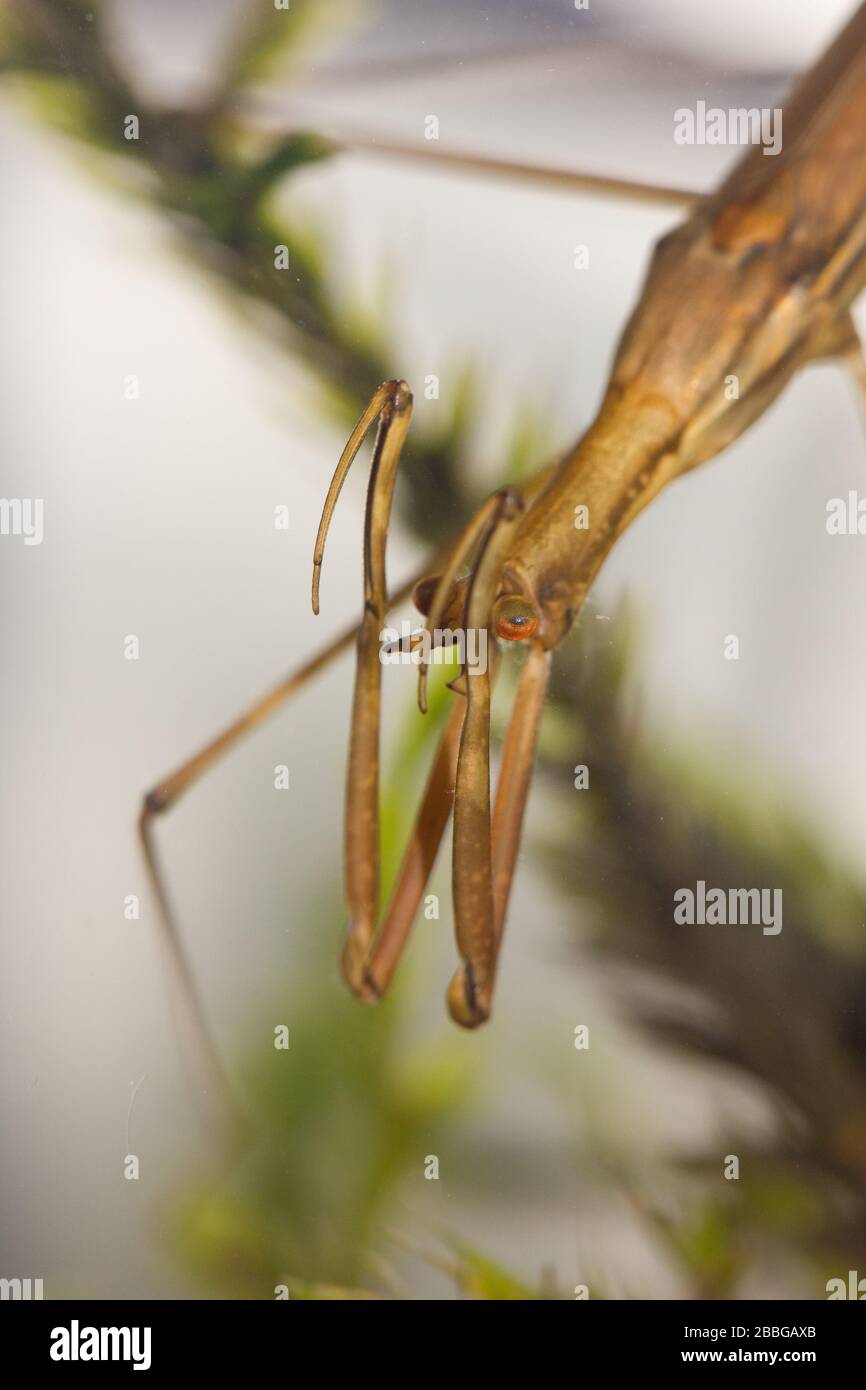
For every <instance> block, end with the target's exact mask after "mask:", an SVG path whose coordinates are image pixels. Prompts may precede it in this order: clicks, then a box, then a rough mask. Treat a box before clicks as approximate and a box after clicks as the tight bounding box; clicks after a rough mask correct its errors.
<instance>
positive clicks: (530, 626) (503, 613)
mask: <svg viewBox="0 0 866 1390" xmlns="http://www.w3.org/2000/svg"><path fill="white" fill-rule="evenodd" d="M493 626H494V627H495V629H496V636H497V637H502V638H503V639H504V640H505V641H506V642H522V641H523V639H524V638H525V637H531V636H532V634H533V632H534V631H535V629H536V628H537V627H538V614H537V612H536V611H535V609H534V608H533V606H532V604H531V603H529V602H528V601H527V600H526V599H525V598H520V597H519V596H517V595H515V596H513V597H509V598H500V599H497V600H496V606H495V607H494V609H493Z"/></svg>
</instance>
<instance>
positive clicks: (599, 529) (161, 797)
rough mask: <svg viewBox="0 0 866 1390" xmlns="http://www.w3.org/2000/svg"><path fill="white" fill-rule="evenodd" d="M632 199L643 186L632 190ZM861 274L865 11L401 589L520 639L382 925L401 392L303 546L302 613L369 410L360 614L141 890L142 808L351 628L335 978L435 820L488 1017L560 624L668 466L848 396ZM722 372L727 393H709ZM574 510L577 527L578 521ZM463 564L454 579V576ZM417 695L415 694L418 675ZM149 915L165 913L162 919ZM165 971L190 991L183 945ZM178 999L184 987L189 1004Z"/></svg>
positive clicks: (399, 919) (381, 965) (454, 761)
mask: <svg viewBox="0 0 866 1390" xmlns="http://www.w3.org/2000/svg"><path fill="white" fill-rule="evenodd" d="M641 191H642V192H643V193H645V191H646V190H641ZM864 283H866V6H864V7H863V8H861V9H860V10H859V11H858V12H857V14H856V15H855V16H854V17H853V18H852V20H851V21H850V23H849V24H848V26H847V27H846V28H845V30H844V31H843V32H842V33H841V34H840V36H839V37H838V39H837V40H836V42H835V43H834V44H833V45H832V47H831V48H830V49H829V50H828V52H827V53H826V54H825V56H824V57H823V58H822V59H821V61H820V62H819V63H818V64H817V66H816V67H815V68H814V69H813V70H812V71H811V72H810V73H809V74H808V75H807V76H806V77H805V78H804V79H803V80H802V81H801V82H800V83H799V85H798V86H797V87H796V88H795V90H794V92H793V94H792V96H791V98H790V100H789V101H788V103H787V104H786V105H785V108H784V143H783V148H782V150H781V152H780V153H779V154H778V155H776V156H775V157H773V158H767V157H765V156H764V154H763V151H762V149H761V148H760V147H756V148H753V149H752V150H750V151H749V152H748V153H747V154H746V156H745V157H744V158H743V159H742V160H741V161H740V162H739V164H738V165H737V167H736V168H735V170H734V171H733V173H732V174H731V175H730V177H729V178H728V179H727V180H726V181H725V182H724V184H723V185H722V187H721V188H720V189H719V190H718V192H717V193H716V194H714V195H713V196H711V197H709V198H702V199H696V200H694V208H693V210H692V212H691V214H690V215H689V216H688V218H687V219H686V220H685V221H684V222H683V223H682V224H681V225H680V226H678V227H677V228H676V229H675V230H674V231H673V232H672V233H670V234H669V235H667V236H666V237H664V238H663V240H662V241H661V242H660V243H659V244H658V246H657V247H656V250H655V253H654V255H653V257H652V260H651V263H650V267H649V271H648V274H647V278H646V282H645V285H644V288H643V292H642V295H641V297H640V300H639V302H638V305H637V307H636V309H635V311H634V313H633V315H632V318H631V321H630V323H629V324H628V326H627V328H626V330H625V333H624V335H623V337H622V340H621V342H620V345H619V348H618V351H617V353H616V356H615V359H614V363H613V367H612V370H611V374H610V379H609V384H608V387H607V390H606V393H605V396H604V399H603V401H602V404H601V407H600V409H599V412H598V415H597V417H596V419H595V421H594V422H593V424H592V425H591V426H590V428H589V429H588V430H587V432H586V433H585V434H584V436H583V437H582V438H581V439H580V440H579V442H578V443H577V444H576V445H575V447H574V448H573V449H572V450H571V451H570V452H568V453H567V454H566V455H565V456H564V457H563V458H562V460H561V461H560V462H558V463H557V464H556V465H555V466H553V467H552V468H547V469H545V470H544V471H543V472H541V473H540V474H539V475H537V477H536V478H535V479H534V480H532V482H531V483H530V484H528V485H527V486H525V487H523V488H521V489H505V490H503V491H500V492H498V493H496V494H494V495H493V497H491V498H490V499H489V500H488V501H487V503H485V505H484V506H483V507H482V509H481V510H480V511H479V513H478V514H477V515H476V517H475V518H474V519H473V520H472V521H471V522H470V524H469V526H468V527H467V528H466V531H465V532H464V534H463V536H462V537H461V538H460V540H459V541H458V542H457V544H456V545H455V546H454V547H453V548H452V549H451V550H450V552H447V553H446V554H444V555H443V556H440V557H438V560H437V563H436V564H435V565H434V566H433V568H432V569H431V571H430V573H432V575H433V576H434V580H433V581H429V580H428V581H427V582H426V583H424V584H422V585H420V586H419V587H418V588H417V589H416V596H417V598H418V601H419V604H420V606H421V608H422V611H425V612H426V624H427V627H428V628H429V629H430V630H431V631H432V630H434V629H436V628H437V627H438V626H439V624H440V622H442V621H446V623H447V625H448V626H449V627H462V628H464V629H473V630H474V629H478V630H484V631H485V632H492V633H494V634H495V635H496V636H497V637H498V638H501V639H504V640H509V641H517V642H522V643H524V644H525V646H526V648H527V652H526V660H525V662H524V665H523V669H522V672H521V676H520V681H519V685H518V690H517V695H516V699H515V703H514V709H513V712H512V715H511V719H510V723H509V727H508V731H507V734H506V737H505V741H504V746H503V750H502V763H501V771H500V776H499V782H498V786H497V790H496V796H495V800H494V801H493V804H492V806H491V794H490V690H491V672H490V670H489V669H487V670H485V671H471V670H466V669H464V671H463V674H462V675H461V677H460V678H459V679H458V680H457V681H456V682H455V683H454V686H455V696H454V704H453V710H452V713H451V715H450V718H449V720H448V724H447V727H446V729H445V732H444V734H443V736H442V738H441V741H440V745H439V748H438V751H437V753H436V755H435V758H434V762H433V766H432V770H431V772H430V776H429V780H428V783H427V787H426V790H425V792H424V795H423V799H422V803H421V807H420V810H419V813H418V818H417V821H416V823H415V826H414V828H413V830H412V832H411V835H410V839H409V844H408V848H407V850H406V854H405V858H404V861H403V865H402V868H401V871H400V874H399V876H398V879H397V883H396V887H395V889H394V892H393V894H392V897H391V901H390V904H389V906H388V908H387V910H386V912H385V915H384V918H383V921H382V923H381V925H380V926H379V927H378V930H377V925H376V918H377V912H378V895H379V852H378V839H379V832H378V760H379V705H380V681H381V662H380V644H381V632H382V629H383V627H384V624H385V619H386V615H387V611H388V608H389V606H391V604H393V602H395V601H396V600H397V599H400V598H402V597H404V596H405V594H406V593H407V592H409V588H410V587H411V586H407V587H406V588H404V589H403V590H402V591H400V593H399V594H396V595H394V596H393V598H392V599H391V600H389V599H388V597H387V595H386V587H385V541H386V536H387V530H388V521H389V515H390V508H391V498H392V492H393V487H394V481H395V475H396V470H397V466H398V462H399V457H400V450H401V447H402V444H403V441H404V439H405V436H406V431H407V429H408V426H409V419H410V415H411V408H412V397H411V392H410V390H409V388H408V386H407V385H406V383H405V382H399V381H394V382H388V383H386V384H385V385H384V386H382V387H380V388H379V390H378V392H377V393H376V395H375V396H374V398H373V400H372V402H371V403H370V406H369V407H368V409H367V410H366V412H365V413H364V415H363V416H362V418H361V420H360V421H359V423H358V426H357V427H356V429H355V431H354V432H353V434H352V437H351V439H350V440H349V443H348V445H347V447H346V450H345V452H344V454H343V457H342V459H341V461H340V464H339V465H338V468H337V472H336V474H335V476H334V479H333V482H332V484H331V488H330V491H329V494H328V498H327V501H326V504H325V511H324V515H323V518H322V524H321V526H320V529H319V536H318V538H317V542H316V549H315V556H314V581H313V603H314V608H315V609H317V608H318V584H319V574H320V569H321V563H322V554H323V548H324V542H325V535H326V532H327V526H328V522H329V520H330V516H331V513H332V510H333V507H334V504H335V502H336V498H337V495H338V493H339V490H340V488H341V486H342V483H343V481H344V479H345V477H346V474H347V472H348V469H349V466H350V464H351V462H352V459H353V458H354V456H355V454H356V452H357V450H358V448H359V446H360V444H361V442H362V440H363V438H364V436H365V434H366V433H367V431H368V429H369V428H370V427H371V426H372V425H373V423H374V422H375V421H376V420H377V419H378V432H377V438H376V443H375V447H374V450H373V462H372V471H371V477H370V484H369V490H368V498H367V510H366V524H365V537H364V616H363V619H362V623H361V626H360V628H359V629H357V631H356V634H346V635H345V636H344V637H343V638H341V639H340V640H339V641H338V642H336V643H334V644H332V646H331V647H330V648H329V649H328V650H327V651H325V652H323V653H322V654H321V655H320V656H318V657H317V658H315V659H314V660H313V661H312V662H310V663H309V664H308V665H307V666H306V667H305V668H304V669H303V670H302V671H300V672H298V673H297V674H296V675H295V676H293V677H291V678H290V679H289V680H287V681H286V682H284V683H283V684H282V685H280V686H278V687H277V688H276V689H275V690H274V691H273V692H271V694H270V695H268V696H267V697H266V698H265V699H264V700H263V701H261V702H259V703H258V704H257V705H256V706H254V708H253V709H252V710H251V711H250V712H249V713H248V714H246V715H244V716H243V717H242V718H241V719H240V720H238V721H237V723H236V724H234V725H233V726H232V727H231V728H230V729H229V730H227V731H226V732H225V733H224V734H223V735H222V736H221V737H220V738H219V739H217V740H216V741H215V742H214V743H212V744H211V745H209V746H208V747H207V748H206V749H204V750H203V751H202V752H201V753H199V754H198V755H197V756H196V757H195V758H194V759H192V760H191V761H190V762H189V763H187V764H186V765H185V766H184V767H183V768H181V769H180V770H179V771H178V772H177V773H175V774H174V776H172V777H169V778H168V779H167V780H165V781H164V782H162V783H160V784H159V785H158V786H157V787H156V788H155V790H154V791H152V792H151V793H150V794H149V796H148V797H147V798H146V802H145V808H144V811H143V813H142V819H141V826H142V834H143V838H144V843H145V847H146V851H147V855H148V860H149V863H150V865H151V868H152V870H153V874H154V880H155V883H156V887H157V891H158V894H159V897H160V900H161V902H162V904H163V908H165V898H164V894H163V891H162V888H161V885H160V882H159V876H158V873H157V871H156V866H155V859H154V851H153V844H152V836H151V820H152V817H153V816H154V814H155V813H157V812H160V811H164V810H165V809H166V808H167V807H168V806H170V805H171V804H172V803H173V802H174V801H175V800H176V799H177V798H178V796H179V795H180V794H181V793H182V792H183V791H184V790H185V789H186V787H187V786H189V784H190V783H191V782H192V781H193V780H195V778H197V777H198V776H199V775H200V774H201V773H202V772H203V771H204V770H205V769H206V768H207V767H209V766H210V765H211V764H212V763H213V761H214V760H215V759H216V758H217V757H219V756H220V755H221V754H222V753H223V752H225V751H226V750H227V749H228V748H229V747H230V746H232V744H234V742H235V741H236V740H237V739H238V738H239V737H240V736H241V735H242V734H244V733H246V732H247V731H248V730H249V729H250V728H251V727H253V726H254V725H255V724H257V723H258V722H260V721H261V720H262V719H263V718H265V717H266V716H267V715H268V714H270V713H271V712H272V711H273V710H274V709H275V708H276V707H277V706H278V705H279V704H281V703H282V702H283V701H284V700H285V699H287V698H288V696H289V695H291V694H292V693H293V692H294V691H295V690H297V689H298V688H299V687H300V685H301V684H303V683H304V682H306V681H307V680H308V679H309V678H310V677H311V676H312V675H314V674H315V673H316V672H317V671H318V670H320V669H321V667H322V666H323V665H324V664H325V663H326V661H327V660H328V659H329V658H330V656H331V655H333V654H334V653H335V652H336V651H338V650H341V649H342V648H343V647H345V646H346V645H347V643H348V642H349V641H350V640H352V637H353V636H355V635H357V643H358V665H357V676H356V682H355V692H354V702H353V714H352V734H351V745H350V755H349V769H348V779H347V799H346V897H347V904H348V910H349V918H350V926H349V934H348V939H347V942H346V946H345V949H344V953H343V969H344V973H345V976H346V979H347V981H348V983H349V985H350V987H351V988H352V990H353V991H354V992H355V993H356V994H357V995H358V996H359V997H361V998H363V999H367V1000H373V999H376V998H378V997H379V996H380V995H381V993H382V992H383V990H384V989H385V988H386V987H387V984H388V982H389V980H390V978H391V976H392V974H393V971H394V968H395V966H396V964H397V960H398V958H399V955H400V952H401V950H402V948H403V946H404V944H405V941H406V938H407V936H408V934H409V931H410V929H411V925H412V922H413V919H414V917H415V915H416V911H417V908H418V905H419V902H420V899H421V895H422V892H423V889H424V885H425V882H426V880H427V877H428V874H429V872H430V869H431V867H432V863H433V860H434V858H435V855H436V851H437V848H438V845H439V842H440V840H441V837H442V835H443V832H444V830H445V827H446V824H447V821H448V818H449V815H450V813H451V810H452V806H453V811H454V836H453V844H454V848H453V891H454V917H455V928H456V935H457V943H458V948H459V952H460V956H461V964H460V968H459V970H458V972H457V974H456V975H455V977H454V979H453V981H452V983H451V986H450V989H449V992H448V1005H449V1009H450V1012H451V1014H452V1017H453V1018H454V1019H455V1020H456V1021H457V1022H458V1023H460V1024H463V1025H465V1026H467V1027H475V1026H476V1025H478V1024H480V1023H482V1022H483V1021H484V1020H485V1019H486V1018H487V1017H488V1016H489V1013H490V1009H491V999H492V992H493V986H494V979H495V973H496V962H497V957H498V954H499V948H500V944H501V939H502V931H503V924H504V920H505V915H506V909H507V904H508V895H509V889H510V885H511V879H512V873H513V867H514V862H515V857H516V852H517V848H518V844H519V839H520V828H521V821H522V817H523V811H524V806H525V803H526V797H527V792H528V787H529V782H530V776H531V769H532V763H533V757H534V750H535V745H536V737H537V733H538V727H539V722H540V718H541V713H542V709H543V705H544V698H545V689H546V683H547V679H548V673H549V666H550V659H551V653H552V652H553V651H554V649H555V648H556V647H557V645H558V644H559V643H560V642H561V641H562V640H563V638H564V637H565V636H566V634H567V633H568V631H569V629H570V627H571V626H572V624H573V622H574V620H575V617H576V616H577V614H578V613H579V611H580V609H581V605H582V604H583V601H584V599H585V597H586V595H587V592H588V590H589V588H590V586H591V584H592V582H593V580H594V579H595V576H596V574H597V573H598V570H599V567H600V566H601V564H602V562H603V560H604V559H605V556H606V555H607V554H608V552H609V551H610V549H611V547H612V545H613V543H614V542H615V540H616V538H617V537H618V536H619V535H620V534H621V532H622V531H623V530H624V529H625V527H626V526H628V524H629V523H630V522H631V521H632V520H633V519H634V517H636V516H637V514H638V513H639V512H640V511H641V510H642V508H644V507H645V506H646V505H647V503H648V502H650V501H651V500H652V498H654V497H655V496H656V494H657V493H658V492H659V491H660V490H661V489H662V488H663V487H664V486H665V484H666V483H669V482H671V481H672V480H673V479H674V478H677V477H680V476H682V475H683V474H684V473H686V472H688V471H689V470H690V469H692V468H695V467H696V466H697V465H698V464H700V463H703V462H705V461H706V460H708V459H711V458H713V457H714V456H715V455H717V454H718V453H719V452H720V451H721V450H722V449H724V448H725V447H726V446H727V445H728V444H730V443H731V442H732V441H733V440H735V439H736V438H737V437H738V436H739V435H740V434H741V433H742V432H743V431H744V430H745V429H746V428H747V427H748V426H749V425H750V424H751V423H752V422H753V421H754V420H756V419H757V418H758V417H759V416H760V415H761V414H762V413H763V412H764V411H765V410H766V408H767V407H768V405H769V404H770V403H771V402H772V401H773V400H774V399H775V398H776V397H777V396H778V395H779V393H780V392H781V391H782V389H783V387H784V386H785V385H786V383H787V382H788V381H789V380H790V378H791V377H792V376H793V374H794V373H795V372H796V371H797V370H798V368H800V367H801V366H803V365H804V364H805V363H807V362H810V361H814V360H816V359H819V358H826V357H844V358H845V359H846V360H848V361H849V362H850V363H851V365H852V366H853V367H854V370H855V373H856V375H857V378H858V381H859V382H860V385H861V387H862V385H863V382H864V375H866V374H864V366H863V355H862V350H861V347H860V343H859V340H858V338H857V334H856V331H855V329H854V325H853V322H852V320H851V316H850V312H849V311H850V305H851V303H852V301H853V300H854V298H855V296H856V295H857V293H858V292H859V291H860V289H861V288H862V287H863V285H864ZM732 378H734V379H735V380H736V383H737V388H738V389H737V391H736V392H734V393H732V392H730V391H728V390H726V383H727V382H729V381H730V380H731V379H732ZM578 507H580V508H585V509H586V511H585V513H584V515H586V516H587V517H588V525H587V526H586V528H577V527H576V526H575V509H576V508H578ZM467 566H468V570H469V572H468V575H465V576H463V575H461V571H462V569H464V568H466V567H467ZM420 686H421V688H420V692H419V694H420V699H421V704H422V708H423V706H424V666H423V664H422V667H421V683H420ZM166 920H167V921H169V919H168V915H167V912H166ZM169 930H170V934H171V939H172V942H173V945H174V947H175V951H176V954H175V960H176V962H177V963H179V973H178V978H179V980H180V982H181V984H182V985H183V987H184V989H185V990H186V991H187V993H188V994H191V990H192V986H191V984H190V980H189V975H188V971H187V970H186V967H185V965H184V962H183V958H182V957H181V956H180V954H179V946H178V945H177V941H176V936H175V935H174V933H173V929H172V928H171V927H170V925H169ZM193 1002H194V999H193Z"/></svg>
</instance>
